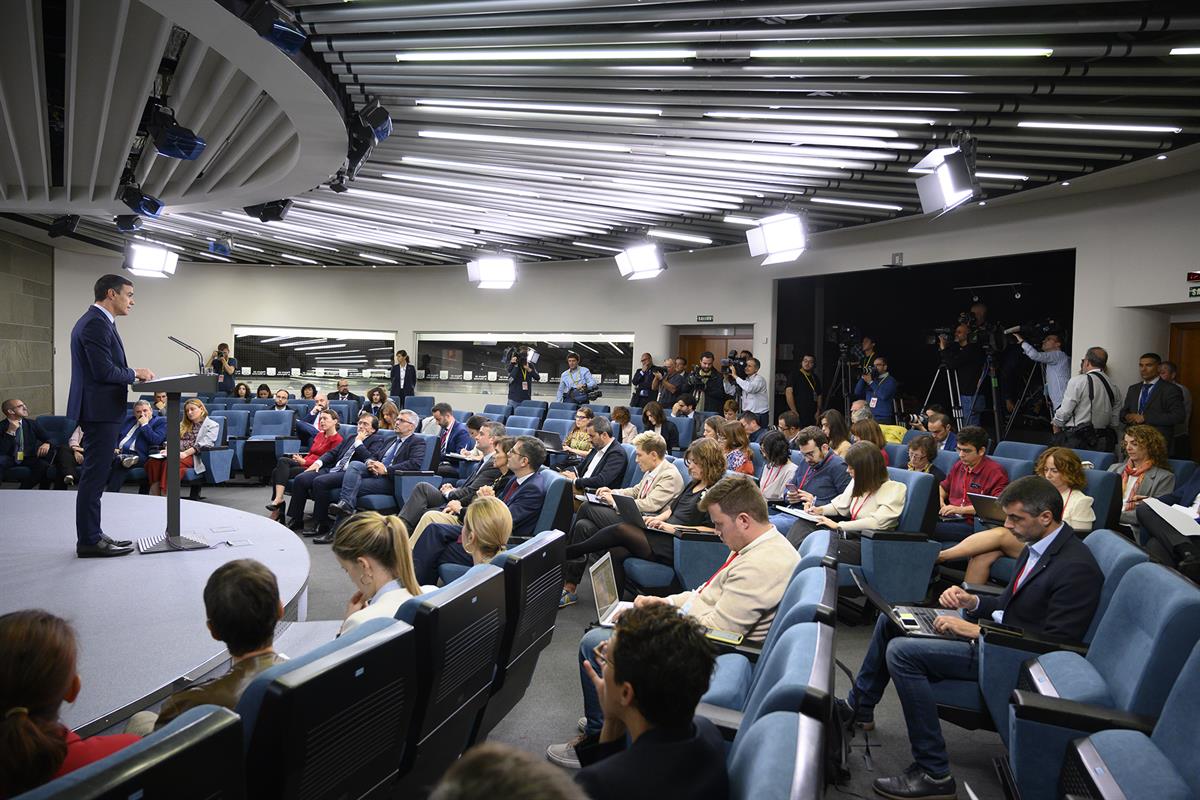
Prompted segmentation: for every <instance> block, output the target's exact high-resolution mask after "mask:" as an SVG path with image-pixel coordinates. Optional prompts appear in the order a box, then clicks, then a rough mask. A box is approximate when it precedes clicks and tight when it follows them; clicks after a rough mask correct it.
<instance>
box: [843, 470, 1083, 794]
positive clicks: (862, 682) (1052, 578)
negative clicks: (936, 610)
mask: <svg viewBox="0 0 1200 800" xmlns="http://www.w3.org/2000/svg"><path fill="white" fill-rule="evenodd" d="M1000 505H1001V506H1002V507H1003V508H1004V514H1005V521H1004V526H1005V527H1006V528H1007V529H1008V530H1009V531H1011V532H1012V534H1013V536H1015V537H1016V538H1017V539H1019V540H1020V541H1021V542H1023V543H1024V550H1023V551H1022V553H1021V556H1020V558H1018V559H1017V564H1016V569H1015V571H1014V574H1013V579H1012V582H1011V583H1009V585H1008V588H1007V589H1006V590H1005V591H1004V593H1003V594H1002V595H1000V596H998V597H983V596H978V595H974V594H970V593H968V592H967V591H965V590H964V589H962V588H961V587H958V586H953V587H951V588H949V589H947V590H946V591H945V592H943V593H942V596H941V598H940V599H939V603H940V605H941V606H942V607H944V608H948V609H956V610H960V611H962V612H963V615H962V616H954V615H946V616H939V617H937V618H936V619H935V620H933V622H932V625H933V629H934V631H935V632H936V633H940V634H953V635H954V636H956V637H961V638H956V639H933V638H927V637H910V636H906V635H904V632H903V631H901V630H900V629H898V628H897V626H896V625H895V624H893V621H892V618H891V617H890V616H888V615H886V614H885V615H881V616H880V618H879V620H878V622H877V623H876V625H875V633H874V635H873V636H872V638H871V644H870V646H869V648H868V649H867V655H866V658H864V659H863V664H862V667H861V668H860V669H859V672H858V676H857V677H856V678H855V680H854V687H853V688H852V689H851V690H850V694H849V695H848V696H847V697H846V699H845V700H839V701H838V712H839V714H840V716H841V718H842V720H843V722H845V723H847V724H849V723H851V722H853V723H854V724H857V725H860V726H862V727H863V728H867V729H869V728H873V727H874V709H875V706H876V704H877V703H878V702H879V701H880V699H881V698H882V697H883V692H884V690H885V689H886V688H887V685H888V682H889V681H891V682H893V683H895V685H896V693H897V694H899V695H900V701H901V703H902V705H903V707H904V721H905V725H906V726H907V728H908V739H909V745H910V747H911V748H912V757H913V764H912V765H911V766H910V767H909V768H908V769H907V770H905V771H904V772H903V773H902V774H900V775H895V776H892V777H887V778H879V779H878V780H876V781H875V785H874V788H875V791H876V792H877V793H878V794H880V795H882V796H883V797H890V798H926V799H928V798H946V800H950V799H951V798H954V797H955V796H956V786H955V781H954V777H953V776H952V775H951V774H950V762H949V759H948V757H947V755H946V742H945V739H944V738H943V737H942V731H941V725H940V723H939V722H938V716H937V705H936V703H935V702H934V697H933V692H932V689H931V687H930V684H931V682H933V681H939V680H966V681H978V679H979V659H978V655H979V651H978V648H977V647H976V645H975V642H974V640H975V639H976V638H977V637H978V636H979V631H980V623H981V622H983V623H989V622H992V623H1000V624H1003V625H1006V626H1008V627H1013V628H1020V629H1021V630H1023V631H1026V632H1029V633H1032V634H1036V635H1037V636H1039V637H1041V638H1046V639H1053V640H1062V641H1080V640H1082V638H1083V636H1084V634H1085V633H1086V632H1087V628H1088V625H1089V624H1090V623H1091V621H1092V617H1093V616H1094V615H1095V612H1096V608H1097V606H1098V605H1099V602H1100V588H1101V586H1102V585H1103V582H1104V576H1103V574H1102V573H1101V572H1100V567H1099V566H1098V565H1097V564H1096V560H1095V559H1094V558H1093V557H1092V553H1091V551H1090V550H1089V549H1088V548H1087V547H1086V546H1085V545H1084V544H1083V542H1082V541H1081V540H1080V539H1079V538H1078V537H1076V535H1075V532H1074V531H1072V530H1071V528H1070V526H1069V525H1066V524H1065V523H1064V522H1063V521H1062V516H1063V498H1062V495H1061V494H1060V493H1059V491H1058V489H1056V488H1055V487H1054V485H1053V484H1051V483H1050V481H1048V480H1046V479H1045V478H1042V477H1039V476H1035V475H1030V476H1027V477H1024V478H1020V479H1019V480H1016V481H1013V482H1012V483H1011V484H1009V485H1008V487H1007V488H1006V489H1005V490H1004V492H1003V493H1002V494H1001V495H1000Z"/></svg>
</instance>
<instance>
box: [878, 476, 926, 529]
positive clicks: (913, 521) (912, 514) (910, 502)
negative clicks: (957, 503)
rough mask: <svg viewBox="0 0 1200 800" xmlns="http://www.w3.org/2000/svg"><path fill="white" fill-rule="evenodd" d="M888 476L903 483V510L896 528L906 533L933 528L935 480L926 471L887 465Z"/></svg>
mask: <svg viewBox="0 0 1200 800" xmlns="http://www.w3.org/2000/svg"><path fill="white" fill-rule="evenodd" d="M887 471H888V477H889V478H891V479H892V480H894V481H898V482H900V483H903V484H904V486H905V487H906V491H905V493H904V510H903V511H901V512H900V519H899V520H898V521H897V522H896V530H898V531H904V532H906V533H918V532H921V531H928V530H933V518H934V515H935V514H936V513H937V510H938V505H937V503H935V502H934V498H936V497H937V496H938V494H937V489H938V487H937V481H936V480H934V478H933V476H932V475H930V474H929V473H928V472H910V471H908V470H906V469H896V468H895V467H888V468H887Z"/></svg>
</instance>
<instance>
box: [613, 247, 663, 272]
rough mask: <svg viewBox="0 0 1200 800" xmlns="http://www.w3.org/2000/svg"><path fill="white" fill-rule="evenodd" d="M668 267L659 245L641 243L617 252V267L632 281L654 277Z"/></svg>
mask: <svg viewBox="0 0 1200 800" xmlns="http://www.w3.org/2000/svg"><path fill="white" fill-rule="evenodd" d="M666 268H667V266H666V264H664V263H663V261H662V256H660V255H659V252H658V246H657V245H653V244H639V245H635V246H633V247H628V248H626V249H625V250H623V251H621V252H620V253H617V269H618V270H620V272H621V277H623V278H627V279H629V280H631V281H642V280H646V279H647V278H653V277H654V276H655V275H658V274H659V273H661V272H662V271H663V270H665V269H666Z"/></svg>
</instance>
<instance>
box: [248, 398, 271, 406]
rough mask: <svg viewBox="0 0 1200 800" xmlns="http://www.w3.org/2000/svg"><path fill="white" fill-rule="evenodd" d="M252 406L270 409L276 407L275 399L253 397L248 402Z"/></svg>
mask: <svg viewBox="0 0 1200 800" xmlns="http://www.w3.org/2000/svg"><path fill="white" fill-rule="evenodd" d="M247 402H248V403H249V404H250V405H252V406H258V407H259V408H270V407H271V406H273V405H275V399H274V398H270V397H252V398H250V399H249V400H248V401H247Z"/></svg>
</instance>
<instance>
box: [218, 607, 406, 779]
mask: <svg viewBox="0 0 1200 800" xmlns="http://www.w3.org/2000/svg"><path fill="white" fill-rule="evenodd" d="M416 638H417V637H416V635H415V633H414V631H413V628H412V627H411V626H410V625H408V624H406V623H403V622H397V621H396V620H394V619H387V618H382V619H372V620H367V621H366V622H364V623H363V624H361V625H359V626H357V627H356V628H354V629H353V630H352V631H350V632H349V633H347V634H346V635H345V636H341V637H339V638H337V639H335V640H333V641H332V642H329V643H327V644H324V645H321V646H320V647H317V648H316V649H314V650H312V651H310V652H309V653H306V654H304V655H302V656H300V657H299V658H295V659H291V660H289V661H286V662H284V663H282V664H277V665H275V666H274V667H271V668H270V669H268V670H266V671H265V672H263V673H261V674H260V675H258V677H256V678H255V679H254V680H253V681H252V682H251V683H250V685H249V686H248V687H247V688H246V691H245V693H243V695H242V698H241V700H240V701H239V702H238V705H237V710H238V713H240V714H241V715H242V718H243V720H244V722H245V726H246V740H245V743H246V764H247V772H246V785H247V789H248V790H249V793H250V796H251V797H262V798H285V797H307V796H316V795H320V796H323V797H364V796H366V795H367V794H368V792H369V791H370V790H371V789H372V788H373V787H375V786H377V785H379V784H381V783H384V782H386V781H390V780H392V779H393V778H394V777H395V776H396V774H397V772H398V771H399V769H400V764H401V762H402V760H403V756H404V747H405V744H406V741H405V735H406V734H407V732H408V729H409V724H410V722H411V720H412V715H413V707H414V705H415V704H416V702H417V698H418V697H419V692H420V690H419V688H418V685H417V655H416ZM348 731H370V732H371V736H370V739H371V746H369V747H346V746H345V745H346V738H345V737H346V735H347V732H348Z"/></svg>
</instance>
